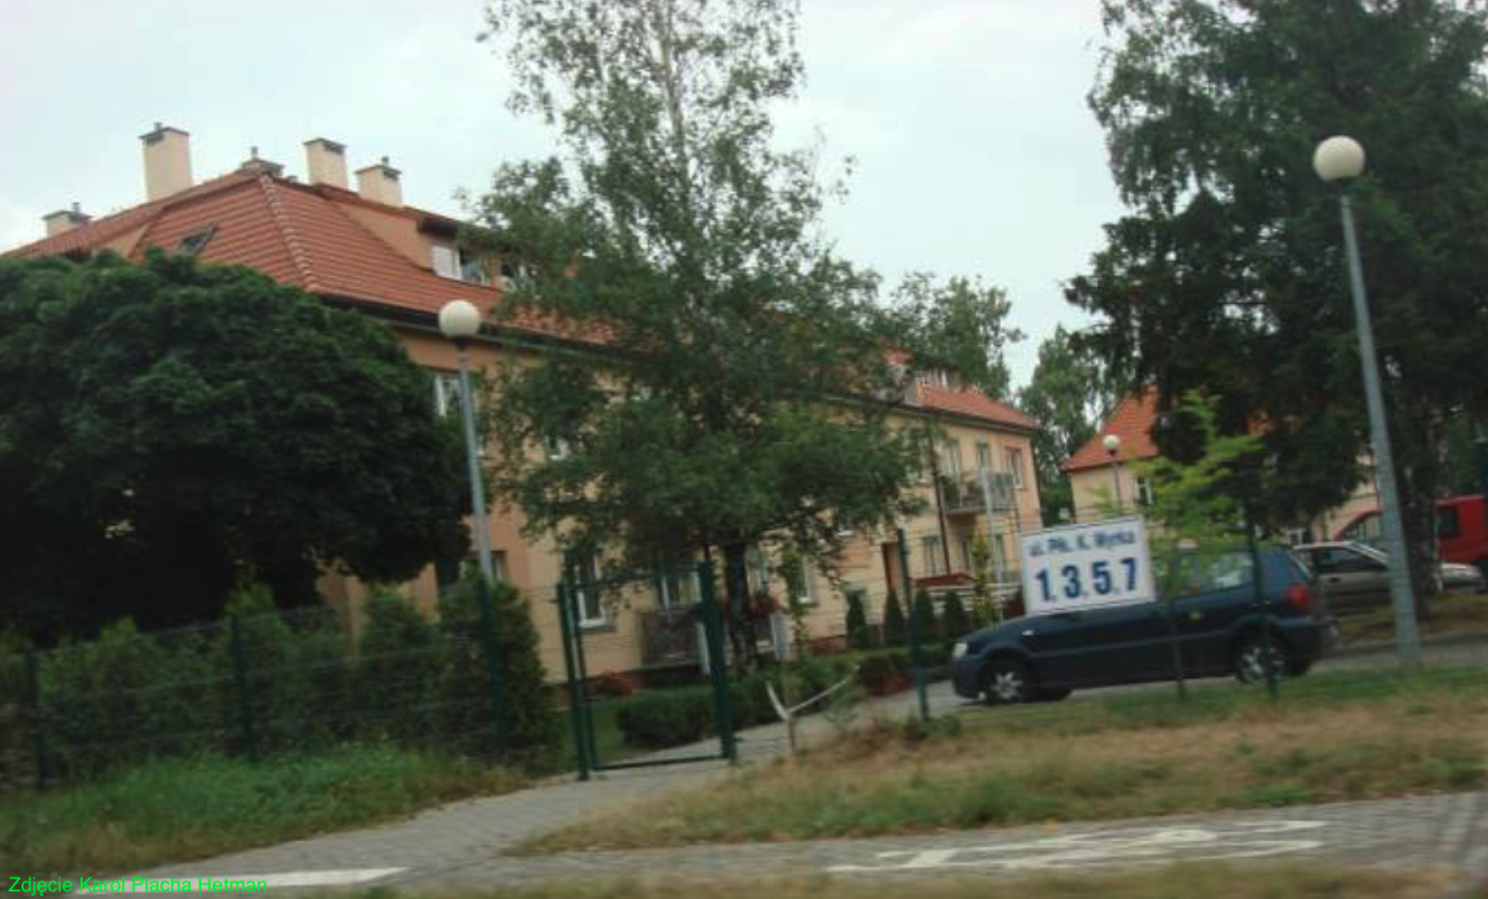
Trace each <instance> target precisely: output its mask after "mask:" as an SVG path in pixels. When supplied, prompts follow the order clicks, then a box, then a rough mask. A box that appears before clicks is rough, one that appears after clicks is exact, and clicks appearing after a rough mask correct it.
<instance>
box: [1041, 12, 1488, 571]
mask: <svg viewBox="0 0 1488 899" xmlns="http://www.w3.org/2000/svg"><path fill="white" fill-rule="evenodd" d="M1104 9H1105V17H1106V25H1107V32H1108V35H1109V37H1110V43H1109V46H1108V48H1107V54H1106V57H1105V62H1104V66H1103V69H1102V72H1101V76H1100V78H1099V80H1098V81H1097V83H1096V85H1095V87H1094V89H1093V91H1092V93H1091V97H1090V102H1091V106H1092V108H1093V109H1094V111H1095V113H1096V116H1097V118H1098V119H1099V120H1100V122H1101V124H1102V126H1103V127H1104V128H1105V130H1106V134H1107V146H1108V147H1109V148H1110V150H1111V169H1112V172H1113V175H1114V177H1115V179H1116V184H1117V187H1118V189H1119V190H1120V192H1121V195H1122V197H1123V199H1124V201H1125V202H1126V204H1127V206H1128V207H1129V212H1128V213H1127V214H1126V215H1125V216H1123V217H1122V218H1121V219H1120V220H1119V221H1117V222H1115V223H1113V224H1111V225H1109V226H1108V227H1107V229H1106V246H1105V248H1104V249H1103V250H1101V251H1100V252H1099V253H1098V254H1096V256H1095V258H1094V260H1093V263H1092V266H1091V270H1090V271H1089V273H1088V274H1086V275H1083V276H1081V277H1077V278H1075V279H1073V280H1072V281H1071V282H1070V287H1069V290H1068V296H1069V298H1070V299H1071V300H1072V301H1073V302H1074V303H1075V304H1076V305H1078V306H1080V307H1081V308H1082V309H1084V310H1086V311H1088V312H1091V313H1095V314H1096V315H1098V316H1099V317H1100V319H1101V324H1100V325H1099V326H1098V327H1097V328H1096V329H1094V330H1093V331H1092V332H1091V333H1090V335H1089V345H1090V346H1092V347H1093V348H1094V349H1095V350H1096V351H1097V352H1098V353H1099V355H1100V356H1101V357H1102V358H1103V359H1104V360H1106V361H1107V362H1108V363H1110V364H1113V365H1114V364H1119V363H1123V362H1125V361H1128V360H1129V361H1130V362H1131V363H1132V364H1133V366H1134V368H1133V370H1132V371H1131V372H1130V383H1131V385H1133V386H1135V385H1136V384H1139V383H1143V382H1151V383H1154V384H1155V385H1156V387H1157V388H1158V391H1159V398H1160V403H1161V411H1168V410H1169V409H1171V408H1172V406H1173V405H1174V404H1175V403H1176V401H1177V400H1178V398H1180V397H1182V396H1183V395H1184V394H1185V393H1186V392H1187V391H1189V390H1190V389H1194V388H1203V389H1208V390H1209V391H1211V392H1212V393H1213V394H1214V395H1215V396H1216V397H1219V398H1220V400H1221V403H1220V407H1219V409H1218V414H1219V424H1220V429H1221V431H1223V432H1227V433H1236V432H1241V431H1244V430H1246V429H1247V428H1249V427H1250V426H1252V425H1253V424H1255V423H1257V422H1264V423H1265V431H1264V434H1263V437H1262V439H1263V442H1264V444H1265V449H1266V453H1267V455H1268V456H1270V457H1272V458H1274V459H1275V460H1276V464H1275V466H1274V470H1273V471H1272V472H1271V475H1270V476H1269V477H1268V478H1267V479H1266V480H1265V482H1264V483H1263V485H1262V493H1261V498H1262V511H1263V513H1265V514H1263V516H1262V517H1263V519H1265V520H1267V521H1269V522H1273V523H1287V522H1295V521H1299V520H1305V519H1307V518H1309V517H1311V515H1312V514H1315V513H1317V512H1319V511H1321V510H1323V509H1327V508H1330V507H1333V506H1336V505H1337V504H1338V503H1339V502H1341V501H1342V500H1343V499H1344V498H1345V497H1346V496H1347V495H1348V494H1349V492H1350V491H1351V490H1353V489H1354V488H1355V486H1356V485H1358V484H1359V483H1361V482H1362V481H1363V480H1364V479H1365V478H1366V477H1367V475H1368V473H1367V472H1366V471H1363V470H1361V466H1360V460H1361V459H1363V458H1365V457H1366V456H1367V448H1368V431H1367V426H1368V417H1367V415H1366V414H1365V410H1364V404H1363V392H1362V391H1361V390H1360V389H1359V379H1360V372H1359V356H1358V344H1357V341H1356V335H1355V328H1356V323H1355V320H1354V314H1353V311H1352V306H1351V301H1350V297H1349V279H1348V276H1347V273H1346V271H1345V261H1344V256H1343V247H1342V232H1341V228H1340V225H1339V209H1338V203H1337V201H1336V197H1335V196H1334V194H1333V192H1332V191H1331V190H1330V189H1329V188H1327V187H1325V186H1324V185H1323V183H1322V182H1320V181H1319V180H1318V178H1317V176H1316V175H1315V174H1314V172H1313V171H1312V168H1311V160H1312V154H1313V151H1314V148H1315V146H1316V145H1317V143H1318V142H1319V141H1320V140H1321V139H1323V138H1325V137H1327V136H1329V135H1335V134H1348V135H1352V136H1354V137H1356V138H1357V139H1359V140H1360V142H1361V143H1362V144H1363V145H1364V147H1365V148H1366V150H1367V152H1368V154H1369V168H1368V170H1367V171H1366V172H1365V174H1364V176H1363V177H1362V178H1360V179H1358V183H1357V184H1355V185H1354V186H1353V187H1352V189H1351V191H1352V203H1353V205H1354V208H1355V213H1356V216H1357V219H1358V226H1359V233H1360V235H1361V243H1362V252H1363V263H1364V268H1365V270H1366V272H1367V277H1368V281H1369V285H1368V286H1369V294H1370V299H1371V306H1372V309H1373V317H1374V333H1375V338H1376V341H1377V345H1378V354H1379V356H1380V362H1381V366H1380V367H1381V370H1382V373H1383V378H1384V382H1385V391H1386V394H1387V399H1388V403H1389V406H1390V413H1389V414H1390V420H1391V425H1392V428H1391V430H1392V442H1393V443H1394V449H1395V455H1396V460H1395V461H1396V463H1397V465H1396V467H1397V475H1398V476H1399V480H1400V482H1401V491H1400V492H1401V495H1402V501H1403V503H1404V504H1405V507H1406V508H1405V510H1404V512H1405V516H1404V517H1405V519H1406V526H1407V531H1408V534H1409V543H1410V551H1411V556H1412V568H1414V569H1416V571H1417V573H1420V572H1422V571H1423V569H1422V568H1421V562H1422V561H1423V558H1424V556H1425V555H1429V554H1430V553H1431V552H1432V550H1431V546H1432V544H1433V542H1434V541H1432V540H1431V538H1430V534H1431V517H1432V509H1431V503H1432V498H1433V497H1434V496H1436V495H1437V487H1438V482H1439V476H1440V470H1439V469H1440V463H1439V458H1438V456H1439V450H1440V446H1441V441H1442V436H1443V430H1444V428H1445V425H1446V422H1448V421H1449V420H1450V418H1451V416H1452V415H1453V414H1455V413H1456V412H1457V411H1458V410H1467V411H1468V412H1469V414H1472V415H1476V416H1482V415H1483V413H1484V412H1485V411H1488V382H1485V381H1484V379H1481V378H1473V377H1468V376H1465V375H1464V373H1465V372H1470V371H1476V370H1478V369H1479V368H1480V367H1481V363H1482V346H1481V344H1482V337H1481V335H1482V328H1481V326H1480V324H1481V322H1483V321H1484V320H1485V319H1488V269H1485V268H1484V266H1483V265H1482V264H1481V260H1482V259H1483V256H1484V250H1485V241H1488V237H1485V236H1484V234H1483V229H1482V228H1480V227H1479V226H1478V225H1477V224H1476V223H1478V222H1481V221H1483V220H1484V219H1485V217H1488V91H1485V88H1484V67H1483V59H1484V55H1485V50H1488V13H1485V11H1484V9H1483V7H1482V6H1481V5H1479V4H1469V3H1461V2H1455V0H1420V2H1409V3H1406V2H1394V0H1338V2H1332V3H1328V4H1326V5H1325V6H1324V8H1322V9H1319V8H1317V5H1316V4H1311V3H1292V2H1286V0H1259V2H1256V0H1107V2H1106V3H1105V4H1104ZM1361 48H1367V50H1366V51H1364V52H1361ZM1156 436H1157V438H1158V442H1159V445H1160V446H1161V447H1162V448H1163V450H1164V451H1165V452H1166V453H1168V454H1169V455H1171V456H1173V457H1175V458H1188V457H1189V456H1191V455H1192V453H1193V449H1192V448H1193V443H1194V440H1195V435H1194V434H1193V433H1192V432H1191V431H1186V430H1184V429H1182V428H1159V429H1158V433H1157V435H1156Z"/></svg>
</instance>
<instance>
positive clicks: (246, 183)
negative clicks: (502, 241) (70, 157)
mask: <svg viewBox="0 0 1488 899" xmlns="http://www.w3.org/2000/svg"><path fill="white" fill-rule="evenodd" d="M348 207H356V208H357V209H358V214H357V215H353V214H352V213H350V212H348V211H347V210H348ZM364 210H372V211H373V212H374V213H376V214H377V215H382V216H386V219H385V220H386V221H388V222H389V223H390V225H391V227H392V230H391V231H389V232H388V233H387V235H385V236H386V239H385V237H384V236H379V234H377V233H374V231H373V230H372V229H371V228H370V227H369V226H368V225H364V224H363V223H362V222H363V221H364V220H366V213H365V211H364ZM428 217H435V218H439V219H441V220H443V221H446V222H453V220H452V219H447V218H445V217H444V216H437V215H435V214H433V213H428V212H425V211H423V210H419V209H413V208H410V207H401V208H400V207H393V206H387V205H384V204H381V203H375V202H372V201H369V200H366V199H364V198H362V197H361V196H359V195H358V194H355V193H352V192H350V191H346V190H339V189H336V188H331V187H327V186H325V185H306V184H300V183H298V182H295V181H290V180H288V179H284V178H276V177H273V176H272V175H270V174H268V173H266V172H263V171H253V170H245V169H240V170H238V171H235V172H231V173H229V174H227V175H223V176H221V177H219V178H214V179H212V180H210V181H205V182H203V183H201V184H198V185H196V186H195V187H192V188H190V189H188V190H185V191H182V192H180V193H177V194H173V195H171V196H169V197H164V198H162V199H159V200H155V201H152V202H149V203H144V204H142V205H139V206H136V207H133V208H132V209H127V210H125V211H123V212H120V213H116V214H114V215H111V216H107V217H105V218H102V219H99V220H98V221H96V222H91V223H89V224H87V225H84V226H82V227H79V228H75V229H73V230H71V231H68V232H65V233H63V234H59V235H56V236H54V237H49V238H46V239H44V240H39V241H37V242H35V243H32V244H28V245H26V246H23V247H20V248H18V249H16V250H13V251H11V254H13V255H20V256H47V255H57V254H62V253H67V252H71V251H73V250H99V249H102V248H104V247H105V246H107V245H110V244H113V243H114V242H115V241H117V240H119V239H121V238H124V237H126V236H128V235H130V234H131V233H133V232H142V233H140V234H139V236H138V237H137V239H134V240H132V241H130V242H129V243H128V245H127V246H116V249H118V250H119V252H121V253H122V254H123V255H126V256H128V257H129V258H131V259H135V260H138V259H140V258H142V257H143V256H144V252H145V250H146V249H147V248H150V247H160V248H163V249H174V248H175V247H177V246H179V245H180V243H181V240H182V239H183V238H185V237H187V236H189V235H192V234H195V233H197V232H200V231H202V230H204V229H206V228H208V227H214V228H215V231H214V232H213V234H212V237H211V239H210V240H209V241H207V243H206V245H205V246H203V247H202V248H201V250H200V251H199V252H198V254H197V255H198V257H199V258H201V259H202V260H205V261H207V262H216V263H223V264H233V265H245V266H248V267H250V268H253V269H256V270H258V271H260V272H263V273H264V274H266V275H268V276H270V277H272V278H274V279H275V280H277V281H279V282H281V283H284V284H289V285H293V286H295V287H298V288H300V289H302V290H305V291H308V292H310V293H314V294H319V295H321V296H327V297H336V298H341V299H346V300H351V301H354V302H355V301H360V302H365V303H370V304H376V305H379V306H383V307H391V308H394V309H402V310H407V311H412V312H419V313H424V314H430V315H435V314H438V312H439V309H440V307H441V306H443V305H444V304H445V303H447V302H449V301H450V300H454V299H464V300H469V301H470V302H472V303H474V304H475V305H476V306H477V308H479V309H480V310H481V311H482V312H483V313H489V311H490V309H491V307H492V305H493V304H494V303H495V302H496V301H497V300H498V299H499V298H500V296H501V292H500V290H499V289H498V288H496V287H483V286H481V285H478V284H471V283H468V282H465V281H458V280H454V279H451V278H444V277H441V276H439V275H436V274H435V273H434V272H433V270H432V269H431V268H429V267H428V266H427V265H424V264H421V262H420V261H415V260H414V259H412V258H410V257H409V255H408V253H409V247H408V246H404V247H403V249H401V250H400V249H399V247H397V246H394V244H393V243H390V242H389V241H390V240H391V241H396V240H397V237H398V235H399V234H400V233H402V232H401V231H398V230H397V229H399V228H406V229H409V230H408V237H409V243H410V245H412V246H421V244H419V242H418V240H417V235H416V232H415V231H414V230H413V229H415V228H417V227H418V223H419V222H420V221H421V220H423V219H425V218H428ZM379 221H381V220H379ZM394 223H396V224H394ZM516 324H517V326H518V327H520V328H521V329H523V330H528V331H537V332H542V333H546V334H553V335H561V336H565V337H569V338H573V339H587V340H589V341H593V342H604V339H605V334H606V332H605V331H604V329H602V328H598V327H589V328H587V329H585V330H584V331H582V332H579V331H576V330H575V329H574V328H573V327H572V326H564V325H562V324H560V323H557V322H553V321H550V320H537V319H529V320H523V321H519V322H517V323H516ZM918 402H919V405H920V406H921V407H922V408H925V409H931V410H937V411H941V412H946V413H951V414H956V415H963V416H968V417H971V418H977V419H982V420H984V421H989V422H993V423H996V424H1000V425H1004V426H1010V427H1014V428H1021V429H1027V430H1036V429H1037V428H1038V427H1039V423H1038V422H1037V421H1035V420H1034V419H1032V418H1029V417H1028V416H1027V415H1024V414H1023V413H1021V412H1019V411H1018V410H1016V409H1013V408H1012V407H1010V406H1008V405H1006V404H1004V403H1000V402H998V401H996V400H993V399H990V398H988V397H986V396H984V395H982V394H981V393H978V392H976V391H971V390H948V389H946V388H942V387H936V386H933V385H929V384H920V385H918Z"/></svg>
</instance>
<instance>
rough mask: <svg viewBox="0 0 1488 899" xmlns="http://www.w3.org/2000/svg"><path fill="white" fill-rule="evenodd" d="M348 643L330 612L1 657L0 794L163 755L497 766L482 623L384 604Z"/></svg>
mask: <svg viewBox="0 0 1488 899" xmlns="http://www.w3.org/2000/svg"><path fill="white" fill-rule="evenodd" d="M381 601H382V602H383V603H384V604H383V605H382V606H381V607H380V609H381V611H378V610H377V602H378V601H377V600H374V602H373V603H372V604H370V605H369V608H368V616H367V620H366V621H365V622H364V624H363V626H362V627H360V628H359V633H358V635H357V639H355V640H353V638H352V635H351V632H350V630H349V628H348V627H347V625H346V622H345V620H344V619H343V618H342V616H341V615H340V614H338V613H337V611H336V610H334V609H331V608H328V607H318V608H306V609H298V610H292V611H281V612H270V613H264V614H256V615H244V616H237V617H230V618H227V619H225V620H223V621H220V622H216V623H213V624H209V625H203V626H198V627H188V628H181V629H177V630H170V631H162V632H152V633H140V632H137V631H135V630H134V629H133V628H132V627H130V626H127V625H125V626H116V627H113V628H110V629H108V630H106V631H105V632H104V633H103V634H102V635H101V636H100V638H99V639H97V640H95V641H91V642H87V643H77V644H71V645H64V646H62V647H60V648H57V649H53V650H48V651H44V652H42V651H37V652H31V653H27V654H24V655H16V654H11V655H0V788H5V787H17V786H21V785H26V784H40V785H47V784H52V783H57V782H60V781H64V780H68V779H73V778H77V777H81V776H87V775H90V774H93V773H96V772H98V771H101V770H103V769H106V768H111V767H115V766H122V765H128V764H132V763H137V762H140V761H143V760H146V759H149V758H154V757H160V756H181V755H191V754H196V753H201V752H216V753H223V754H227V755H234V756H247V757H254V756H257V755H259V754H261V753H271V752H278V751H286V750H305V749H316V748H322V747H328V746H334V745H339V744H347V743H362V742H375V741H391V742H395V743H397V744H400V745H403V746H406V747H409V748H418V749H432V748H438V749H440V750H442V751H453V752H457V753H461V754H465V755H468V756H471V757H474V758H483V759H495V758H499V757H501V756H503V754H504V753H505V752H506V751H507V750H510V749H512V748H513V747H511V746H510V745H508V744H506V743H504V742H503V740H502V735H501V734H500V733H499V732H498V731H497V729H496V728H494V727H493V721H494V720H495V709H496V705H494V704H493V693H492V689H491V683H492V678H491V677H490V664H491V662H492V656H491V653H490V652H489V650H488V648H487V647H488V644H487V642H486V640H485V636H486V635H485V634H483V633H482V630H481V629H482V628H489V627H490V626H491V625H490V619H489V616H487V615H465V616H459V615H457V616H449V617H448V618H441V620H440V621H439V622H433V621H430V620H428V619H427V618H426V617H424V616H422V615H421V614H420V613H419V612H418V611H416V610H415V609H414V607H413V606H412V604H411V603H406V602H398V603H396V604H393V605H388V603H389V602H391V600H389V598H386V597H384V598H382V600H381Z"/></svg>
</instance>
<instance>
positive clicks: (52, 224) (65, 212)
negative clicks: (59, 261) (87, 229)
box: [41, 203, 92, 237]
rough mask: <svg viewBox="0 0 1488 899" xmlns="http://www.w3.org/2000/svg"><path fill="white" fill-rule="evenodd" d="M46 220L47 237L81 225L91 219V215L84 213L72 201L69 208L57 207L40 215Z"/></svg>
mask: <svg viewBox="0 0 1488 899" xmlns="http://www.w3.org/2000/svg"><path fill="white" fill-rule="evenodd" d="M41 220H42V221H43V222H46V232H47V237H51V236H52V235H54V234H62V233H65V232H67V231H71V230H72V229H73V228H77V227H81V226H82V225H86V224H88V222H90V221H92V216H89V215H84V214H83V210H81V209H79V208H78V204H76V203H73V204H72V208H71V209H59V210H57V211H56V212H53V213H51V214H49V215H44V216H42V217H41Z"/></svg>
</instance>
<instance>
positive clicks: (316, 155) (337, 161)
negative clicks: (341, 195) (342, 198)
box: [305, 137, 347, 190]
mask: <svg viewBox="0 0 1488 899" xmlns="http://www.w3.org/2000/svg"><path fill="white" fill-rule="evenodd" d="M305 169H306V171H308V172H309V173H310V183H311V184H329V185H330V186H331V187H339V188H341V189H342V190H346V189H347V181H346V145H345V144H338V143H336V142H335V141H333V140H326V139H325V138H323V137H317V138H315V139H314V140H307V141H305Z"/></svg>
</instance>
